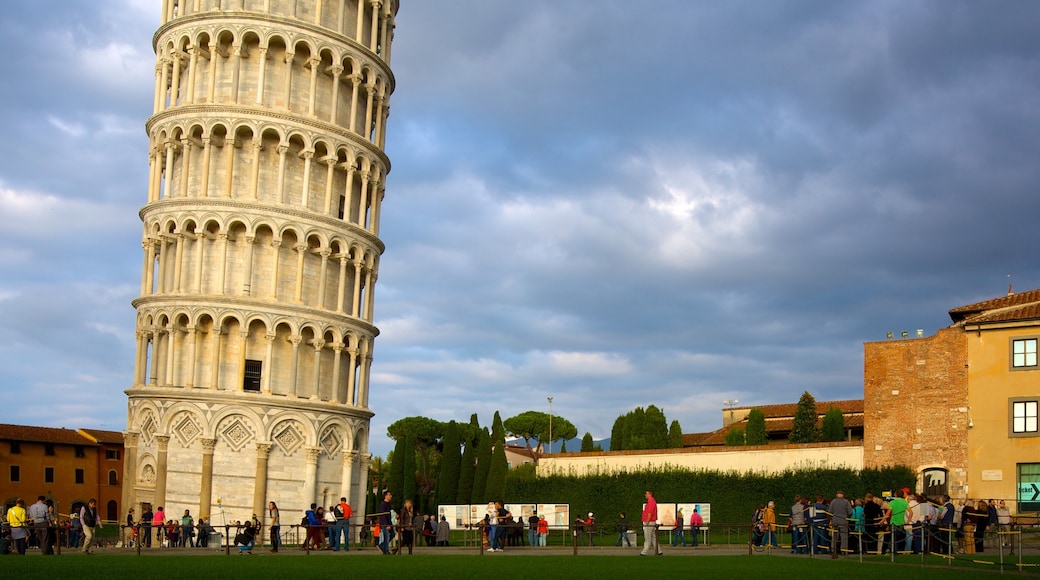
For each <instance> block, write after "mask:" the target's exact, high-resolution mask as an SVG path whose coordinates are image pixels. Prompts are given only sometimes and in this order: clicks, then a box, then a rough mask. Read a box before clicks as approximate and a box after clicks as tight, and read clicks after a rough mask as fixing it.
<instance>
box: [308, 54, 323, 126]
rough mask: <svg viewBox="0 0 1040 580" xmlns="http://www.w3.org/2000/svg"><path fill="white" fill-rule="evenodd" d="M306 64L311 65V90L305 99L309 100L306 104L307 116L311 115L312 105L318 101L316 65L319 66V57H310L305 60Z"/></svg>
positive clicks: (312, 111)
mask: <svg viewBox="0 0 1040 580" xmlns="http://www.w3.org/2000/svg"><path fill="white" fill-rule="evenodd" d="M307 64H309V65H311V92H310V93H309V97H308V99H307V100H308V101H309V102H308V104H307V116H308V117H313V116H314V107H315V105H316V104H317V101H318V95H317V90H318V67H320V66H321V59H320V58H314V57H312V58H311V59H310V60H308V61H307Z"/></svg>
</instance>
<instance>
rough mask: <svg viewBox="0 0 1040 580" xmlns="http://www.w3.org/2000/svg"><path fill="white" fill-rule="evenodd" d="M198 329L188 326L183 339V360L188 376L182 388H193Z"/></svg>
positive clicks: (191, 325) (192, 325)
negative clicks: (185, 344)
mask: <svg viewBox="0 0 1040 580" xmlns="http://www.w3.org/2000/svg"><path fill="white" fill-rule="evenodd" d="M198 336H199V334H198V329H197V328H196V327H195V325H194V324H189V325H188V334H187V336H186V337H185V340H186V342H187V343H188V344H187V347H186V348H185V349H184V350H185V353H184V360H186V361H188V376H187V378H185V380H184V386H185V387H187V388H189V389H191V388H193V387H194V386H195V358H196V357H195V348H196V343H198Z"/></svg>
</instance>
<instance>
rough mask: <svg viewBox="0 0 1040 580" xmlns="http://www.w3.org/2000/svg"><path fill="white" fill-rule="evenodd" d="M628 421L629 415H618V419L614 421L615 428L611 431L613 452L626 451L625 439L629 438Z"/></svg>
mask: <svg viewBox="0 0 1040 580" xmlns="http://www.w3.org/2000/svg"><path fill="white" fill-rule="evenodd" d="M627 420H628V415H618V418H617V419H614V426H613V427H612V428H611V429H610V450H611V451H623V450H624V449H625V438H626V437H627V436H628V430H627V429H626V425H625V422H626V421H627Z"/></svg>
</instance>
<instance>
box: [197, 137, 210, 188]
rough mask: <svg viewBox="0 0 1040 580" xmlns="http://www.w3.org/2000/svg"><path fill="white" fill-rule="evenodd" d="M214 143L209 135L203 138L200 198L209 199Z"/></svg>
mask: <svg viewBox="0 0 1040 580" xmlns="http://www.w3.org/2000/svg"><path fill="white" fill-rule="evenodd" d="M212 143H213V141H212V140H211V139H210V138H209V136H208V135H204V136H203V137H202V180H201V183H200V185H199V197H209V171H210V160H211V159H212V158H213V148H212V147H211V145H212Z"/></svg>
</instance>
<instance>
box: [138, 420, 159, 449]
mask: <svg viewBox="0 0 1040 580" xmlns="http://www.w3.org/2000/svg"><path fill="white" fill-rule="evenodd" d="M156 429H157V426H156V425H155V419H154V418H152V416H151V415H148V418H146V419H145V420H144V424H143V425H141V439H143V440H144V443H145V445H151V444H152V442H153V441H154V440H155V431H156Z"/></svg>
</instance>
